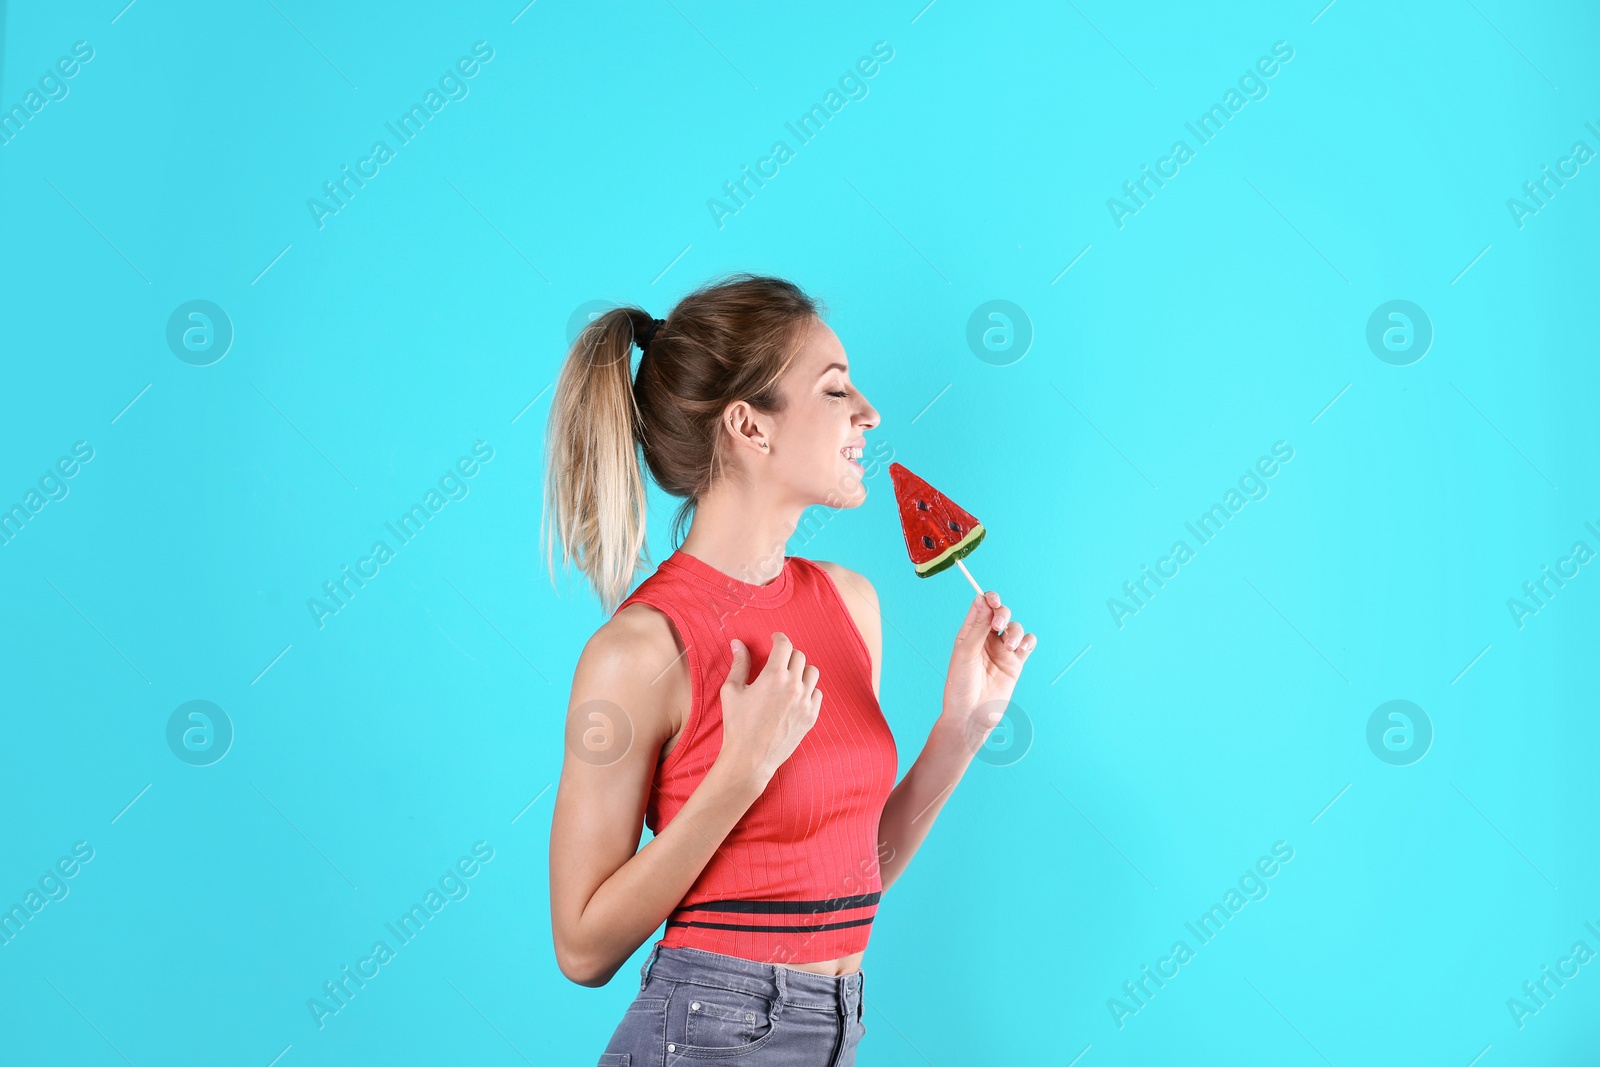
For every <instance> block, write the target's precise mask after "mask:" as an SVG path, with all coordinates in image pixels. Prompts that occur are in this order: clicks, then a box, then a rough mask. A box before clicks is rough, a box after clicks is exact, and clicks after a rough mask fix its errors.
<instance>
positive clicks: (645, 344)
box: [634, 319, 667, 352]
mask: <svg viewBox="0 0 1600 1067" xmlns="http://www.w3.org/2000/svg"><path fill="white" fill-rule="evenodd" d="M666 321H667V320H666V319H651V320H650V325H648V326H646V327H645V328H644V334H643V335H642V336H640V337H636V338H634V344H636V345H638V346H639V351H640V352H644V351H646V350H648V349H649V347H650V340H651V338H653V337H655V335H656V331H657V330H659V329H661V327H662V326H663V325H664V324H665V323H666Z"/></svg>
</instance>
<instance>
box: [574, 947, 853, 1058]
mask: <svg viewBox="0 0 1600 1067" xmlns="http://www.w3.org/2000/svg"><path fill="white" fill-rule="evenodd" d="M864 984H865V978H864V976H863V974H862V973H861V972H860V971H856V972H855V973H853V974H842V975H839V976H838V977H831V976H829V975H825V974H813V973H812V972H810V971H798V970H795V969H794V968H792V967H784V966H782V965H781V964H773V963H757V962H755V961H754V960H745V959H739V958H738V957H736V956H725V955H723V954H722V953H720V952H707V951H705V950H704V949H697V948H666V947H664V946H663V945H662V944H661V942H659V941H657V942H656V943H655V945H654V946H652V947H651V949H650V955H649V957H648V958H646V959H645V962H644V966H643V967H641V968H639V995H638V996H637V997H635V998H634V1001H633V1003H632V1004H630V1005H629V1006H628V1010H627V1011H626V1012H625V1013H624V1014H623V1016H622V1022H621V1023H620V1024H619V1025H618V1026H617V1030H616V1033H614V1034H612V1035H611V1043H610V1044H608V1045H607V1046H606V1051H605V1053H604V1054H603V1055H602V1056H601V1057H600V1063H599V1067H675V1065H681V1067H690V1065H691V1064H697V1063H727V1062H728V1061H733V1060H736V1061H738V1064H739V1067H746V1065H748V1067H854V1064H855V1062H856V1045H857V1044H859V1043H860V1041H861V1037H862V1035H863V1034H865V1033H866V1032H867V1027H866V1024H865V1023H863V1022H862V1021H861V1016H862V1001H861V991H862V988H863V985H864Z"/></svg>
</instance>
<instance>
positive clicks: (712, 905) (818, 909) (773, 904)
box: [676, 892, 883, 930]
mask: <svg viewBox="0 0 1600 1067" xmlns="http://www.w3.org/2000/svg"><path fill="white" fill-rule="evenodd" d="M882 896H883V893H882V892H877V893H862V894H860V895H859V896H853V897H834V898H833V899H832V900H706V901H702V902H700V903H699V904H685V905H683V906H682V907H680V908H678V909H676V910H677V911H730V912H743V913H754V914H760V915H818V914H821V913H823V912H829V911H848V910H849V909H851V908H865V907H868V906H870V905H873V904H876V903H877V902H878V900H879V898H880V897H882ZM738 929H741V930H742V929H745V927H739V928H738ZM783 929H787V928H786V927H785V928H783ZM812 929H818V927H812Z"/></svg>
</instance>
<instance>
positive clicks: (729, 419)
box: [722, 400, 771, 453]
mask: <svg viewBox="0 0 1600 1067" xmlns="http://www.w3.org/2000/svg"><path fill="white" fill-rule="evenodd" d="M722 425H723V428H724V429H725V430H726V432H727V433H728V434H729V436H730V437H731V438H732V444H733V445H734V447H736V448H753V449H755V450H756V451H758V452H761V453H766V452H770V451H771V446H770V444H769V443H768V441H767V431H766V429H765V428H764V427H762V425H761V423H760V421H758V418H757V414H756V410H755V409H754V408H752V407H751V406H750V404H749V403H748V402H746V401H744V400H735V401H734V402H733V403H731V404H729V405H728V409H727V411H725V412H723V415H722Z"/></svg>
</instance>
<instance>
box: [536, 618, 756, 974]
mask: <svg viewBox="0 0 1600 1067" xmlns="http://www.w3.org/2000/svg"><path fill="white" fill-rule="evenodd" d="M682 651H683V650H682V645H681V644H679V641H678V638H677V636H676V632H675V631H674V629H673V627H672V624H671V623H670V622H669V621H668V620H667V619H666V617H665V616H664V615H662V614H660V613H659V612H657V611H656V610H654V609H653V608H649V607H646V606H642V605H641V606H631V605H630V606H629V607H627V608H624V609H623V610H622V611H620V612H618V613H617V614H616V615H615V616H613V617H612V618H611V619H610V620H609V621H607V622H606V624H605V625H604V626H602V627H600V629H599V630H598V631H597V632H596V633H595V635H594V636H593V637H592V638H590V640H589V642H588V644H587V645H586V646H585V647H584V650H583V654H582V656H580V657H579V660H578V666H577V670H576V673H575V676H574V678H573V682H572V698H571V701H570V703H569V704H568V711H567V726H566V738H567V742H566V753H565V756H564V758H563V760H562V766H561V781H560V785H559V786H558V788H557V790H556V801H555V814H554V821H553V823H552V825H551V828H550V919H551V927H552V931H553V934H554V940H555V952H556V962H557V964H558V965H559V966H560V968H561V973H562V974H564V975H566V976H567V977H568V978H570V979H571V980H572V981H574V982H577V983H578V984H580V985H585V986H602V985H605V984H606V983H607V982H608V981H610V980H611V977H612V976H613V975H615V974H616V972H617V969H618V968H620V967H621V966H622V965H623V963H625V962H626V961H627V959H628V957H629V956H631V955H632V954H633V952H634V951H635V950H636V949H638V947H639V946H640V945H642V944H643V943H644V941H645V939H646V938H648V937H649V936H650V935H651V934H652V933H653V932H654V931H655V930H656V929H657V928H658V927H660V925H661V924H662V923H663V922H665V921H666V919H667V916H668V915H670V914H671V912H672V910H673V909H674V908H675V907H677V905H678V903H679V901H681V900H682V899H683V897H684V895H685V894H686V893H687V892H688V891H689V887H690V886H692V885H693V884H694V881H695V879H696V878H698V877H699V875H700V872H701V871H702V870H704V869H705V866H706V864H707V863H708V862H709V861H710V859H711V857H712V855H713V854H714V853H715V852H716V849H717V847H718V846H720V845H721V844H722V841H723V839H724V838H725V837H727V835H728V832H729V831H730V830H732V829H733V827H734V824H735V823H737V822H738V821H739V819H740V818H741V817H742V816H743V815H744V813H745V811H746V810H748V809H749V807H750V805H751V804H753V803H755V801H756V798H757V797H759V796H760V795H761V792H762V790H763V789H764V788H765V786H766V783H765V782H763V781H760V780H759V777H758V776H756V775H745V774H742V773H740V772H737V771H733V770H730V767H731V766H733V765H732V764H730V763H727V762H724V761H720V760H719V761H717V762H716V763H714V764H713V765H712V767H711V769H710V770H709V772H708V773H707V774H706V776H705V778H704V780H702V781H701V783H700V785H699V786H698V787H697V788H696V789H695V791H694V793H693V794H692V795H691V796H690V797H689V799H688V801H687V802H685V804H684V806H683V807H682V809H680V810H679V811H678V813H677V815H675V816H674V817H673V819H672V821H671V822H669V823H668V824H667V825H666V826H665V827H664V828H663V829H662V831H661V833H660V834H659V835H657V836H656V837H655V839H654V840H652V841H651V842H650V843H649V844H647V845H645V847H644V848H642V849H641V848H639V847H638V846H639V837H640V835H641V832H642V828H643V825H644V813H645V805H646V802H647V800H648V798H649V790H650V783H651V781H652V779H653V777H654V775H655V769H656V761H657V759H658V758H659V756H660V753H661V748H662V746H663V745H664V744H665V743H666V742H667V740H668V739H669V738H670V737H671V736H672V734H673V732H674V730H675V722H674V716H673V714H672V712H673V706H672V701H673V700H674V699H676V700H679V701H682V706H683V708H684V709H687V707H688V694H689V692H690V682H689V672H688V660H687V657H685V656H684V655H683V654H682ZM586 734H587V743H586V740H585V736H586ZM630 734H631V740H629V739H628V736H629V735H630ZM608 745H616V746H617V747H619V748H620V747H622V746H623V745H626V746H627V748H626V752H625V753H624V754H623V755H621V756H620V758H616V759H615V760H614V762H607V761H608V760H611V759H612V757H611V755H610V754H609V753H608V752H607V746H608Z"/></svg>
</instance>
